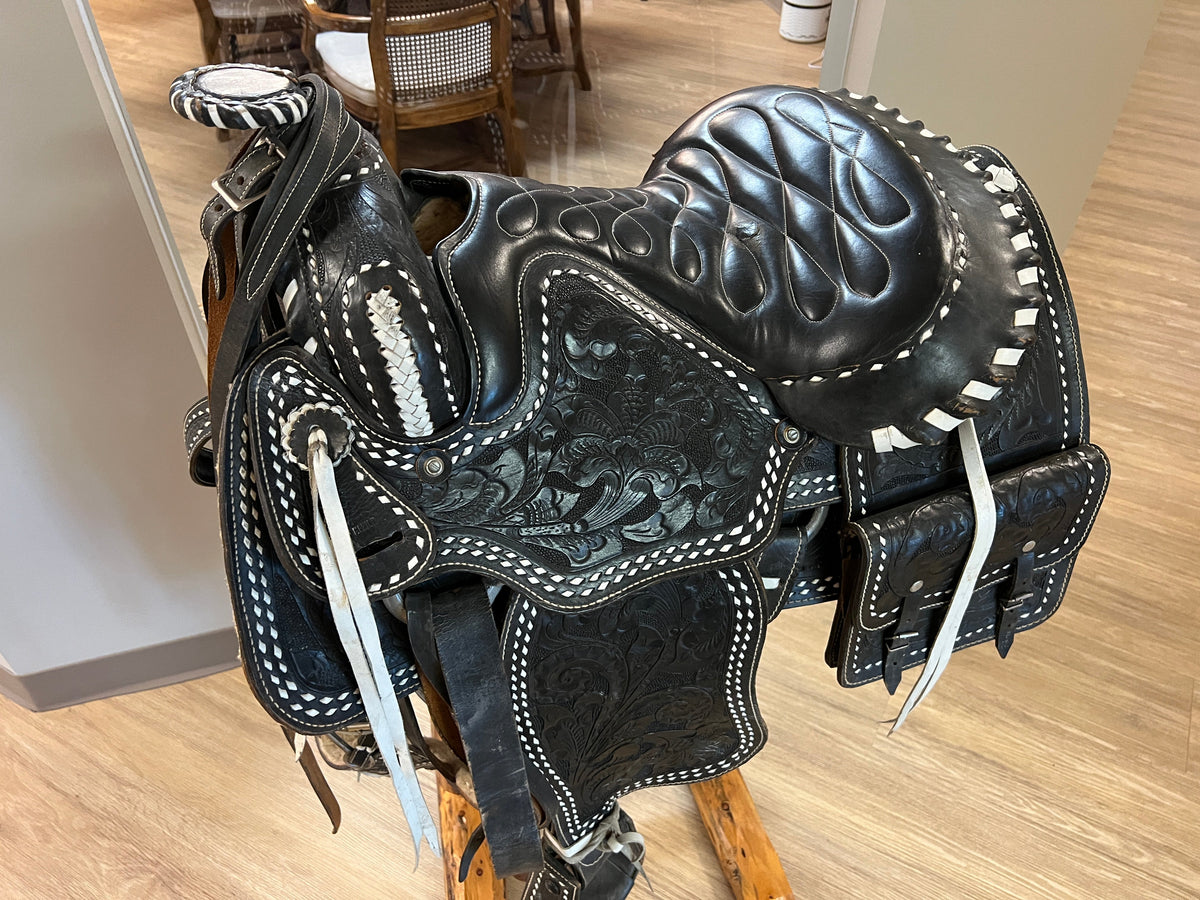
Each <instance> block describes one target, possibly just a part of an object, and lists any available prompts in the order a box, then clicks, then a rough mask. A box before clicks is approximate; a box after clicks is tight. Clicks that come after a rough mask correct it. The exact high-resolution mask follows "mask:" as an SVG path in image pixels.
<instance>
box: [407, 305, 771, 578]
mask: <svg viewBox="0 0 1200 900" xmlns="http://www.w3.org/2000/svg"><path fill="white" fill-rule="evenodd" d="M573 289H574V290H578V285H575V287H574V288H572V287H571V286H567V287H566V288H563V289H562V290H564V291H565V290H573ZM551 322H552V324H551V328H550V329H549V341H550V346H551V369H550V378H549V381H550V384H551V385H552V387H550V389H549V392H548V397H547V399H546V401H545V403H544V404H543V405H542V407H541V408H540V410H539V411H538V414H537V416H536V418H535V419H534V421H533V422H532V423H531V425H530V426H529V427H528V428H527V429H525V430H524V431H523V432H522V433H520V434H519V435H517V436H516V437H515V438H514V439H512V440H510V441H508V442H507V443H505V444H502V445H501V444H499V443H497V445H495V446H493V447H491V448H488V449H486V450H484V451H483V452H480V453H478V454H476V455H475V456H474V457H472V458H471V459H470V460H468V462H467V464H466V465H461V464H460V465H457V466H456V467H455V471H454V472H453V473H452V475H451V477H450V478H449V480H448V481H447V482H446V483H445V484H443V485H433V486H427V487H426V488H425V493H424V496H423V498H422V500H421V506H422V508H423V510H424V511H425V512H426V514H427V515H429V516H430V518H431V519H432V521H433V522H434V523H435V525H454V526H460V527H462V526H480V527H487V528H488V529H489V530H490V531H492V532H493V533H495V534H498V535H503V536H505V537H507V538H509V539H511V540H513V541H515V542H519V543H520V544H522V545H524V546H525V547H527V548H529V549H530V550H531V551H532V552H534V553H540V554H541V555H542V556H543V558H544V559H546V560H547V561H550V562H554V563H561V562H566V563H567V565H569V566H584V565H588V566H590V565H595V564H597V563H600V562H603V561H605V560H609V559H612V558H613V557H615V556H617V555H619V554H621V553H623V552H629V551H632V550H636V549H637V548H639V547H645V546H646V545H649V544H652V543H654V542H658V541H661V540H663V539H666V538H670V537H675V536H679V535H682V534H685V533H690V532H696V533H699V532H701V531H705V530H707V531H712V530H716V529H728V528H730V527H732V525H733V524H734V523H738V522H745V521H746V519H747V517H748V510H749V507H750V504H751V503H752V502H753V501H754V496H755V488H756V486H757V485H756V483H755V480H756V478H757V476H758V475H759V474H760V473H761V471H762V464H763V455H764V453H765V452H766V449H767V448H768V447H769V445H770V443H771V441H772V440H773V437H772V432H771V427H770V426H771V424H772V423H771V422H770V420H768V419H767V417H766V416H764V415H763V414H762V413H761V412H759V411H758V410H754V409H752V408H751V406H750V405H749V401H748V399H747V397H746V396H745V395H744V394H742V393H741V392H740V391H738V390H737V388H736V387H735V386H734V385H733V384H732V383H731V382H730V380H729V379H728V377H726V376H725V375H724V374H723V373H721V372H719V371H718V370H716V369H715V368H714V367H713V366H712V365H709V364H707V363H705V362H704V361H703V360H700V359H697V358H696V356H695V355H694V354H692V353H689V352H687V351H686V350H684V348H682V347H680V346H679V344H678V343H677V342H676V341H673V340H670V339H667V338H664V337H663V336H661V335H659V334H658V333H657V332H655V331H654V330H653V329H652V328H651V327H650V326H649V325H647V324H646V323H645V322H643V321H641V320H639V319H636V318H634V317H633V316H631V315H630V314H629V313H627V312H625V311H624V310H621V309H620V308H618V307H617V306H616V305H615V304H614V303H613V302H612V301H611V300H608V299H607V298H605V297H604V295H601V294H596V295H595V296H594V298H591V297H589V298H587V300H586V302H585V301H581V300H580V299H579V298H578V297H575V298H574V299H573V301H572V302H570V303H565V304H561V305H558V304H552V306H551Z"/></svg>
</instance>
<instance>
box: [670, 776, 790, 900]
mask: <svg viewBox="0 0 1200 900" xmlns="http://www.w3.org/2000/svg"><path fill="white" fill-rule="evenodd" d="M692 798H693V799H694V800H695V801H696V806H697V808H698V809H699V810H700V818H701V820H703V822H704V830H705V831H707V832H708V839H709V840H710V841H711V842H712V845H713V850H714V851H716V854H717V857H718V858H719V859H720V861H721V869H722V871H724V873H725V880H726V881H727V882H729V888H730V890H731V891H732V892H733V896H734V898H735V900H794V898H795V895H794V894H793V893H792V888H791V886H790V885H789V884H788V881H787V876H786V875H785V874H784V872H783V865H782V864H781V863H780V862H779V855H778V854H777V853H776V852H775V847H774V846H773V845H772V844H771V839H770V838H769V837H768V836H767V832H766V830H765V829H764V828H763V824H762V819H760V818H759V816H758V810H757V809H756V808H755V806H754V798H753V797H751V796H750V791H749V789H748V788H747V787H746V782H745V780H744V779H743V778H742V773H741V772H740V771H738V770H737V769H734V770H733V771H732V772H729V773H728V774H725V775H722V776H721V777H719V778H715V779H713V780H712V781H702V782H700V783H699V784H693V785H692Z"/></svg>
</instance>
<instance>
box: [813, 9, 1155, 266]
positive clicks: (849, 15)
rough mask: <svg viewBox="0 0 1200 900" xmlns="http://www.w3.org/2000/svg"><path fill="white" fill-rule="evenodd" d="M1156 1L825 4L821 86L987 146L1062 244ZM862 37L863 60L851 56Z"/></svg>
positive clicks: (1104, 142) (1134, 66) (1137, 59)
mask: <svg viewBox="0 0 1200 900" xmlns="http://www.w3.org/2000/svg"><path fill="white" fill-rule="evenodd" d="M1160 2H1161V0H1121V2H1119V3H1099V2H1096V0H953V2H947V0H889V2H887V3H886V4H885V3H884V2H883V0H834V4H835V6H838V5H840V6H841V9H840V10H838V12H837V14H835V16H834V18H833V20H832V21H831V23H830V24H831V29H832V28H834V26H837V28H838V30H839V33H838V34H837V35H836V36H833V35H831V44H832V49H833V50H834V54H833V56H834V59H833V60H832V65H828V64H827V69H826V71H825V72H823V76H822V81H821V86H822V87H824V88H830V89H832V88H836V87H841V86H847V87H849V88H850V89H851V90H854V91H856V92H859V93H871V94H875V95H877V96H878V97H879V99H880V100H881V101H882V102H883V103H885V104H887V105H889V106H898V107H899V108H900V109H901V110H903V112H904V114H905V115H907V116H908V117H910V118H919V119H921V120H923V121H924V122H925V124H926V125H927V126H928V127H929V128H931V129H932V130H934V131H936V132H938V133H939V134H948V135H950V136H951V137H952V138H953V139H954V141H955V142H956V143H958V144H969V143H986V144H992V145H994V146H996V147H997V148H999V149H1000V150H1002V151H1003V152H1004V153H1005V155H1007V156H1008V157H1009V158H1010V159H1011V160H1012V161H1013V163H1014V165H1016V167H1017V168H1018V169H1019V170H1020V172H1021V174H1022V176H1024V178H1025V179H1026V180H1027V181H1028V182H1029V184H1030V186H1031V187H1032V189H1033V191H1034V194H1035V195H1036V196H1037V198H1038V202H1039V203H1040V204H1041V205H1042V207H1043V209H1044V210H1045V211H1046V215H1047V218H1048V219H1049V222H1050V226H1051V230H1052V231H1053V232H1054V236H1055V239H1056V241H1057V242H1058V243H1059V244H1060V246H1061V245H1065V244H1066V241H1067V237H1068V236H1069V234H1070V232H1071V229H1073V228H1074V226H1075V220H1076V218H1078V216H1079V212H1080V210H1081V209H1082V207H1083V201H1084V198H1085V197H1086V196H1087V192H1088V189H1089V188H1090V186H1091V183H1092V179H1093V178H1094V177H1095V173H1096V167H1097V166H1098V165H1099V163H1100V157H1101V156H1102V155H1103V153H1104V148H1105V147H1106V146H1107V145H1108V139H1109V136H1110V135H1111V133H1112V129H1113V126H1114V125H1115V124H1116V121H1117V116H1118V115H1119V114H1120V111H1121V107H1122V106H1123V105H1124V102H1125V96H1126V94H1127V93H1128V91H1129V86H1130V84H1131V83H1132V82H1133V77H1134V75H1135V74H1136V72H1137V69H1138V65H1139V63H1140V62H1141V59H1142V55H1143V54H1144V52H1145V49H1146V42H1147V41H1148V40H1149V37H1150V32H1151V30H1152V29H1153V27H1154V22H1155V20H1156V19H1157V18H1158V8H1159V5H1160ZM880 7H882V9H880ZM856 9H857V20H858V21H855V18H856V16H855V11H856ZM880 12H881V13H882V19H881V21H879V20H878V19H877V16H878V14H879V13H880ZM864 13H866V14H864ZM876 28H877V30H878V34H877V38H876V36H875V35H874V34H871V33H870V32H871V30H872V29H876ZM864 30H865V31H866V32H867V33H866V34H865V35H860V34H858V32H860V31H864ZM856 38H857V39H858V40H857V43H856ZM864 38H865V39H866V40H864ZM870 38H876V39H875V40H874V52H873V54H870V53H868V54H867V57H868V59H866V60H864V59H863V54H862V53H859V54H856V53H855V52H854V51H855V48H856V46H857V47H859V48H860V49H861V48H862V47H863V46H868V49H869V44H870V43H871V41H870V40H869V39H870ZM866 62H869V63H870V64H869V65H866V66H865V68H864V63H866ZM864 76H865V78H866V83H865V84H864V83H863V81H862V79H863V77H864Z"/></svg>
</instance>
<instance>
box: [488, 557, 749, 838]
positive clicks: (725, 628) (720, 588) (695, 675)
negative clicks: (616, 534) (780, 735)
mask: <svg viewBox="0 0 1200 900" xmlns="http://www.w3.org/2000/svg"><path fill="white" fill-rule="evenodd" d="M729 590H730V589H729V588H728V587H727V586H726V584H725V583H724V582H723V581H722V579H721V578H720V576H719V575H717V574H716V573H713V572H709V573H705V574H695V575H690V576H686V577H682V578H677V579H673V580H670V581H666V582H660V583H658V584H656V585H654V586H653V587H651V588H648V589H645V590H641V591H638V592H635V593H633V594H631V595H629V596H628V597H626V598H625V599H623V600H620V601H617V602H614V603H611V604H608V605H607V606H604V607H601V608H599V609H596V610H592V611H588V612H583V613H569V614H559V613H553V612H547V611H544V610H538V613H537V615H536V616H535V617H534V618H533V619H532V624H531V625H530V630H529V632H528V633H527V634H526V635H524V636H523V638H524V639H525V640H527V641H528V643H529V647H530V649H529V657H528V672H529V675H528V679H527V680H526V681H525V683H524V685H523V690H524V692H525V695H526V701H525V705H524V709H525V710H526V711H527V712H528V713H529V715H530V718H529V719H528V720H526V724H525V725H524V726H523V727H524V728H525V729H527V730H528V732H529V733H530V734H531V735H533V736H536V737H537V740H538V744H539V746H540V747H541V748H542V749H543V751H544V757H543V758H542V759H541V760H540V761H539V763H538V765H539V766H540V767H542V768H543V769H544V768H545V767H546V766H547V764H548V765H549V768H550V769H552V770H553V775H551V774H550V773H549V772H545V771H543V775H545V776H546V777H548V778H549V779H550V780H551V781H552V782H553V783H554V784H556V785H559V786H560V787H559V788H558V789H557V790H556V793H557V794H559V797H558V799H559V805H560V810H561V806H562V805H563V803H564V802H565V799H566V798H564V797H563V796H561V792H562V789H561V786H562V785H566V786H567V787H568V788H569V791H570V795H571V799H572V800H573V802H574V804H575V809H576V824H578V822H579V821H582V820H585V819H587V817H589V816H591V815H592V814H594V813H596V812H598V811H599V810H601V809H602V808H604V807H605V805H606V804H607V803H608V802H609V800H610V799H611V798H612V797H613V796H614V795H617V794H620V793H624V792H625V791H627V790H629V789H630V786H633V785H641V784H644V783H647V782H649V781H650V780H656V781H664V782H665V781H685V780H696V776H694V775H689V773H691V772H692V771H693V770H696V769H699V768H702V767H706V766H714V767H718V768H719V769H721V770H725V769H728V768H732V767H733V766H736V765H739V764H740V763H741V762H742V761H744V760H745V759H746V758H747V757H748V756H749V755H750V754H752V753H753V752H754V751H755V750H756V749H757V748H758V747H759V746H760V745H761V743H762V740H763V739H764V737H765V734H764V732H763V729H762V727H761V723H760V722H759V720H758V716H757V708H756V705H755V702H754V694H753V676H754V668H755V662H756V658H757V652H758V647H757V643H756V642H753V641H752V643H753V644H754V646H752V647H749V648H747V647H744V646H738V644H739V639H738V633H737V622H738V621H749V619H750V616H749V615H747V613H748V611H749V610H751V609H752V610H753V614H755V615H758V616H759V617H761V615H762V612H761V609H760V608H759V607H758V604H757V603H754V602H753V601H752V600H750V599H749V598H746V599H745V600H744V603H743V606H738V605H737V604H735V603H732V602H731V600H730V597H729ZM743 607H744V608H743ZM512 639H513V636H512V635H510V637H509V640H510V641H511V640H512ZM743 640H744V638H743ZM514 652H515V651H514ZM731 670H732V672H731ZM733 673H737V674H736V675H735V674H733ZM714 774H716V773H715V772H710V773H708V774H706V775H704V776H702V777H712V776H713V775H714ZM560 815H562V813H561V811H560ZM562 824H564V825H566V826H567V827H566V831H567V832H568V833H570V832H571V830H572V829H571V828H570V821H569V820H568V821H565V822H563V823H562Z"/></svg>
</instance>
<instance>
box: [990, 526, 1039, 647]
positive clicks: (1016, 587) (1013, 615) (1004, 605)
mask: <svg viewBox="0 0 1200 900" xmlns="http://www.w3.org/2000/svg"><path fill="white" fill-rule="evenodd" d="M1031 543H1032V542H1031ZM1032 598H1033V548H1032V547H1030V548H1029V549H1028V550H1026V551H1025V552H1024V553H1022V554H1021V555H1020V556H1019V557H1017V571H1016V573H1015V574H1014V575H1013V583H1012V588H1011V590H1010V591H1009V592H1008V596H1007V597H1005V596H1001V598H1000V601H999V603H997V606H998V607H999V608H998V609H997V610H996V650H997V652H998V653H999V654H1000V658H1001V659H1003V658H1004V657H1006V656H1008V651H1009V650H1011V649H1012V643H1013V637H1014V636H1015V635H1016V633H1017V623H1018V622H1019V621H1020V620H1021V610H1022V609H1024V607H1025V604H1026V603H1028V602H1029V601H1030V600H1031V599H1032Z"/></svg>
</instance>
